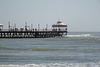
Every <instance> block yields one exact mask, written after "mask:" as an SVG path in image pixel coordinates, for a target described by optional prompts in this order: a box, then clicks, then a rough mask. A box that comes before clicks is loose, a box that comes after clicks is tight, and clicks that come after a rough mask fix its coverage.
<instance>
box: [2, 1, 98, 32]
mask: <svg viewBox="0 0 100 67" xmlns="http://www.w3.org/2000/svg"><path fill="white" fill-rule="evenodd" d="M58 18H59V19H60V20H61V21H62V22H63V23H65V24H67V25H68V31H69V32H100V0H0V24H3V25H4V27H3V28H4V29H8V22H10V24H11V25H14V24H16V26H17V27H18V28H24V27H25V22H27V25H31V24H33V27H34V28H37V27H38V24H40V28H45V27H46V24H48V27H49V28H50V29H51V28H52V24H56V23H57V21H58Z"/></svg>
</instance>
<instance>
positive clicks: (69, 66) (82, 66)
mask: <svg viewBox="0 0 100 67" xmlns="http://www.w3.org/2000/svg"><path fill="white" fill-rule="evenodd" d="M0 67H100V62H98V63H92V62H91V63H42V64H24V65H13V64H10V65H0Z"/></svg>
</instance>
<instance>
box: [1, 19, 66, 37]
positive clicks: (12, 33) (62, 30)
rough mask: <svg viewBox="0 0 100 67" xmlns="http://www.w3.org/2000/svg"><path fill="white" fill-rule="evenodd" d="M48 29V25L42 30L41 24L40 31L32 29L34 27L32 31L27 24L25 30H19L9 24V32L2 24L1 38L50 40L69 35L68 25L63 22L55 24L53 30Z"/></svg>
mask: <svg viewBox="0 0 100 67" xmlns="http://www.w3.org/2000/svg"><path fill="white" fill-rule="evenodd" d="M28 27H29V29H28ZM47 28H48V25H46V28H45V29H40V24H38V29H36V28H35V29H34V28H32V25H31V29H30V26H27V23H25V28H20V29H18V28H16V24H15V25H14V26H11V25H10V22H8V29H7V30H5V29H3V24H0V38H48V37H56V36H63V35H67V25H66V24H64V23H62V22H61V21H57V23H56V24H53V25H52V29H47Z"/></svg>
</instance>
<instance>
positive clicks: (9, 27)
mask: <svg viewBox="0 0 100 67" xmlns="http://www.w3.org/2000/svg"><path fill="white" fill-rule="evenodd" d="M8 29H9V31H10V22H8Z"/></svg>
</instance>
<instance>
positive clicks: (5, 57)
mask: <svg viewBox="0 0 100 67" xmlns="http://www.w3.org/2000/svg"><path fill="white" fill-rule="evenodd" d="M0 67H100V32H71V33H68V35H67V36H63V37H53V38H19V39H18V38H11V39H8V38H3V39H0Z"/></svg>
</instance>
